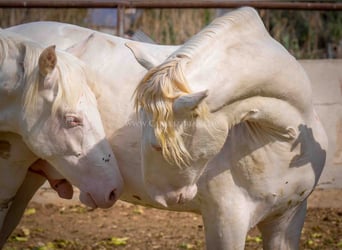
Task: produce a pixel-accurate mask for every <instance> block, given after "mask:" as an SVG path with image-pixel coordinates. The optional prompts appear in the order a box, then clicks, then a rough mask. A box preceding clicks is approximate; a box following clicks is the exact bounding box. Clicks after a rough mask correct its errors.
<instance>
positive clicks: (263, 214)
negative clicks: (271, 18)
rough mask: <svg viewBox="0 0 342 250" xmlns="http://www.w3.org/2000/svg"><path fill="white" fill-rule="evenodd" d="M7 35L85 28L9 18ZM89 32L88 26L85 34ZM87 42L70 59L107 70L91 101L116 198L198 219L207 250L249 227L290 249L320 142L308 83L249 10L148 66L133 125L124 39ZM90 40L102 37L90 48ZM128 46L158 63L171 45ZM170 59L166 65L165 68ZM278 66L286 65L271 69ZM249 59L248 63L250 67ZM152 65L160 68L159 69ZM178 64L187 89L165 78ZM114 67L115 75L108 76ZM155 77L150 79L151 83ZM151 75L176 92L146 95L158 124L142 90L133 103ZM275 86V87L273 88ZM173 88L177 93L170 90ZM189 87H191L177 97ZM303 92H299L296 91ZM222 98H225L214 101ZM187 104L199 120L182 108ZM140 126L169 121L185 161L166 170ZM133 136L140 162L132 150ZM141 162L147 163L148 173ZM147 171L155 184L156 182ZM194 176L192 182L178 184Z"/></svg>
mask: <svg viewBox="0 0 342 250" xmlns="http://www.w3.org/2000/svg"><path fill="white" fill-rule="evenodd" d="M229 20H230V21H229ZM32 28H34V29H32ZM13 30H14V31H17V32H20V33H23V34H25V33H26V35H28V36H30V37H31V38H33V39H36V38H39V40H40V41H44V39H42V37H39V35H38V34H44V32H46V31H47V30H54V32H53V34H54V36H52V37H46V38H45V41H48V42H49V39H55V40H56V41H58V42H61V44H63V37H65V35H66V34H76V33H77V32H79V33H84V36H86V35H85V33H87V32H86V31H87V30H85V29H82V28H77V27H75V26H70V25H63V24H56V23H46V22H43V23H31V24H27V25H21V26H18V27H14V28H13ZM29 30H34V32H29ZM89 34H91V31H89V30H88V35H89ZM91 37H92V38H90V39H87V40H86V41H85V42H83V43H82V42H81V43H80V44H79V45H77V46H74V47H73V49H74V50H78V51H80V52H81V53H80V54H79V56H80V57H81V58H83V59H82V60H84V61H85V62H86V63H87V64H90V65H91V64H94V63H92V61H94V58H96V60H97V61H98V62H99V63H106V62H107V63H108V67H109V68H110V69H111V70H109V71H106V70H105V71H103V72H102V73H104V74H105V75H107V76H108V79H112V82H109V83H108V84H110V86H111V88H113V89H114V90H113V91H111V90H110V88H108V87H107V88H105V87H104V89H105V90H106V94H107V95H106V96H104V98H103V100H102V101H100V100H99V105H100V111H102V112H104V116H103V117H104V119H103V120H104V124H105V127H107V131H108V130H109V131H112V132H113V133H109V134H107V135H108V136H109V137H111V139H110V142H111V144H112V146H113V150H114V153H115V155H116V157H117V160H118V164H119V167H120V171H121V174H122V176H123V178H124V180H125V188H124V193H123V195H122V196H121V199H123V200H125V201H128V202H132V203H135V204H140V205H146V206H153V207H156V208H162V209H168V210H174V211H191V212H196V213H200V214H202V216H203V219H204V225H205V234H206V245H207V249H243V248H244V244H245V243H244V242H245V237H246V233H247V231H248V229H249V228H250V227H252V226H254V225H258V226H259V228H260V229H261V232H262V234H263V238H264V247H265V249H286V248H288V249H297V248H298V242H299V237H300V232H301V229H302V226H303V222H304V217H305V210H306V198H307V197H308V196H309V194H310V193H311V191H312V190H313V188H314V186H315V184H316V183H317V180H318V178H319V175H320V173H321V169H322V167H323V165H324V158H325V148H326V137H325V133H324V131H323V129H322V127H321V125H320V123H319V121H318V118H317V117H315V116H314V113H313V109H312V106H311V100H310V98H311V97H310V93H311V92H310V86H309V82H308V80H307V78H306V76H305V74H304V72H303V71H302V69H301V67H300V66H299V65H297V62H296V61H295V60H294V59H293V58H291V57H290V56H289V55H288V53H287V52H286V51H285V50H284V49H283V48H282V47H281V46H280V45H279V44H277V43H276V42H275V41H273V40H272V39H271V38H270V37H269V35H268V34H267V32H266V31H265V30H264V27H263V25H262V23H261V21H260V19H259V17H258V16H257V14H256V12H255V11H254V10H252V9H250V8H244V9H240V10H238V11H236V12H232V13H230V14H228V15H227V16H225V17H223V18H220V19H218V20H216V21H214V22H213V24H212V25H211V26H209V27H208V28H206V29H205V30H204V31H202V32H201V33H200V34H199V35H197V36H195V38H194V39H192V40H190V42H189V43H187V44H185V45H184V46H182V47H181V49H180V50H179V51H177V52H176V53H175V54H174V56H172V58H170V59H169V62H167V63H166V64H169V65H168V66H167V65H166V64H163V66H161V67H157V68H155V69H152V70H151V71H150V72H149V74H148V75H147V76H146V77H145V78H144V81H143V82H142V83H141V85H140V87H138V91H137V94H138V97H139V99H138V103H139V105H140V104H142V107H143V110H142V113H143V116H142V117H143V119H144V120H143V121H141V122H139V121H136V120H135V119H134V117H135V116H134V115H132V116H128V114H131V113H130V112H129V111H131V105H130V101H129V98H130V95H128V96H123V95H122V94H127V93H130V91H132V90H133V89H134V87H135V86H136V85H137V82H135V81H136V80H137V78H140V77H142V74H143V73H144V71H143V70H142V69H141V68H139V67H138V66H137V65H136V64H135V63H134V62H132V60H134V58H133V57H132V56H130V55H129V54H127V50H125V47H124V43H125V42H127V41H124V40H123V39H120V38H115V37H110V36H107V35H102V34H101V33H98V32H96V33H94V35H92V36H91ZM97 39H100V40H101V39H104V40H102V41H103V42H102V43H99V40H98V41H97V42H96V40H97ZM221 39H226V40H224V42H223V41H222V40H221ZM76 40H77V39H75V42H76ZM105 41H107V42H105ZM68 42H69V37H68V39H66V43H68ZM57 44H58V43H57ZM109 44H112V46H109ZM69 45H70V44H69ZM113 45H115V46H113ZM225 46H226V48H225ZM129 47H130V49H131V50H132V51H133V52H134V54H135V56H136V58H137V59H138V61H139V62H140V63H142V64H143V65H144V66H146V67H147V68H150V67H151V66H153V65H157V64H159V63H160V62H161V60H162V59H163V57H165V56H167V55H168V54H169V53H171V51H173V50H175V49H176V47H173V48H172V47H163V46H155V45H147V44H141V43H129ZM107 49H108V50H107ZM196 50H197V51H196ZM91 51H92V52H91ZM199 51H200V52H201V53H199ZM180 52H182V53H180ZM195 52H197V53H195ZM258 52H260V54H258ZM109 55H110V56H109ZM251 56H253V57H252V58H251ZM271 56H275V57H271ZM262 58H264V60H261V59H262ZM195 59H196V60H195ZM199 59H203V60H199ZM216 60H217V64H215V62H216ZM254 60H255V61H254ZM175 61H177V64H176V63H175V65H177V66H176V68H174V67H173V66H172V65H174V62H175ZM266 63H267V64H266ZM284 64H285V65H286V64H289V65H286V67H284V68H281V70H280V68H279V67H280V66H282V65H284ZM258 65H259V68H258V69H259V70H256V68H255V67H256V66H258ZM222 67H224V69H225V70H222ZM162 68H165V71H166V72H168V73H167V74H164V72H162V73H161V71H164V69H162ZM166 68H168V69H169V70H167V69H166ZM113 69H114V70H115V69H117V71H114V70H113ZM276 69H279V71H277V70H276ZM183 70H184V72H185V73H186V77H187V78H188V80H189V85H190V86H184V82H183V81H185V79H182V77H179V76H176V74H175V75H173V74H172V73H181V72H182V71H183ZM117 72H120V75H119V80H117V78H116V77H117V75H116V73H117ZM159 73H160V74H159ZM289 73H291V74H290V75H288V74H289ZM125 75H126V76H127V77H128V78H127V79H126V80H125V77H124V76H125ZM157 75H159V76H160V77H159V80H158V81H156V80H157V78H158V77H157ZM121 76H123V78H121ZM174 76H175V77H174ZM263 76H264V77H265V78H263ZM267 76H268V77H269V76H271V78H268V77H267ZM162 80H166V81H169V85H167V84H165V83H163V84H165V85H163V86H160V85H159V84H160V83H162V82H161V81H162ZM243 80H244V81H243ZM289 80H290V81H289ZM152 82H155V86H153V88H152V89H151V90H153V89H154V87H156V89H158V86H160V87H161V88H160V89H162V87H165V88H166V89H167V90H171V91H176V93H170V95H167V96H166V97H165V96H163V95H160V96H158V95H155V97H156V98H157V99H155V101H156V102H158V103H160V104H164V103H167V104H166V106H168V107H169V108H170V107H172V109H171V110H170V109H169V110H168V111H171V112H170V113H169V114H171V115H174V116H173V117H174V118H173V117H172V116H171V117H170V119H167V120H165V121H164V122H165V123H163V122H162V121H160V120H156V119H154V118H155V116H154V113H153V112H150V111H151V110H160V109H158V108H156V109H154V108H151V110H150V109H149V108H148V107H152V106H153V104H151V103H153V100H152V101H151V100H150V99H149V98H150V95H146V99H142V90H144V89H146V88H144V87H142V86H144V85H146V86H151V85H150V83H152ZM282 83H283V84H284V85H280V84H282ZM285 83H286V84H285ZM173 84H175V85H173ZM211 84H213V86H210V85H211ZM214 84H217V85H218V86H216V87H215V86H214ZM239 85H240V86H239ZM174 86H176V87H177V88H178V89H176V90H174ZM190 88H191V89H192V90H197V91H199V94H198V93H197V94H189V93H186V92H189V91H190V90H189V89H190ZM100 89H102V87H101V88H100ZM206 89H209V92H207V91H205V90H206ZM227 89H228V90H229V91H227ZM303 89H305V91H306V93H305V94H306V95H307V96H305V95H303V94H301V93H302V92H301V91H302V90H303ZM201 91H202V92H201ZM145 93H146V94H147V93H148V91H146V92H145ZM195 93H196V92H195ZM217 93H219V94H220V95H217ZM172 95H175V96H172ZM178 95H181V97H178ZM207 95H208V96H207ZM215 95H217V96H215ZM206 96H207V97H206ZM117 97H119V99H120V100H119V101H120V102H123V103H128V108H127V107H126V106H125V107H122V106H121V105H120V106H118V104H119V103H120V102H119V101H117ZM205 97H206V98H205ZM100 99H101V98H100ZM106 99H107V100H106ZM203 99H207V100H206V104H205V105H203V103H202V105H203V107H201V109H197V108H196V107H197V103H198V102H201V101H202V102H203ZM226 99H227V102H223V103H222V104H221V103H220V102H221V101H222V100H226ZM290 99H291V102H290ZM145 101H146V102H145ZM101 103H102V104H101ZM145 104H146V105H147V104H148V106H145ZM274 104H276V105H274ZM299 104H302V105H303V106H300V105H299ZM111 105H112V106H113V107H115V108H117V107H119V110H109V111H108V112H105V111H106V109H104V108H103V107H108V106H111ZM151 105H152V106H151ZM162 107H164V105H162ZM299 107H300V109H299ZM174 109H175V110H174ZM275 109H276V110H275ZM193 110H194V111H195V112H197V111H198V115H203V116H204V115H206V116H204V117H203V118H202V117H201V116H198V115H197V114H196V113H195V114H194V113H192V114H191V115H190V114H188V113H189V112H190V113H191V112H193ZM205 110H207V111H206V112H204V111H205ZM173 111H175V112H173ZM199 111H203V112H199ZM111 112H114V114H115V116H114V115H112V116H113V117H115V118H116V121H115V123H112V121H113V119H115V118H113V117H111V115H110V113H111ZM279 113H280V114H282V116H281V115H279ZM106 117H107V118H108V120H107V118H106ZM161 117H163V116H161ZM164 117H166V118H169V117H168V116H167V115H166V116H164ZM174 119H176V120H174ZM209 121H211V122H213V123H209ZM298 121H300V123H298ZM296 122H297V123H296ZM113 124H114V125H113ZM144 124H145V125H149V124H153V125H161V126H160V127H158V129H160V128H165V127H163V126H162V124H167V125H171V127H170V128H171V129H172V128H173V129H172V130H171V131H169V130H168V129H167V130H165V131H167V132H168V133H171V135H175V137H173V136H171V137H170V138H171V140H172V139H175V143H174V144H172V143H169V142H166V144H168V146H173V145H179V146H182V143H183V142H184V147H183V148H182V150H181V151H179V152H181V154H180V155H181V156H183V157H182V158H180V159H183V162H184V163H185V166H182V168H180V167H179V166H177V164H178V165H181V164H182V161H177V159H174V157H172V156H174V155H175V154H173V152H174V153H176V154H177V152H175V151H173V149H174V148H165V146H164V148H163V147H162V145H163V139H165V138H166V136H165V137H162V136H161V137H159V138H158V139H157V137H156V135H158V133H159V131H162V133H159V135H160V134H161V135H163V131H164V130H163V129H161V130H159V131H157V133H156V134H155V131H154V129H153V128H150V127H149V126H144V129H143V135H141V130H140V126H141V125H144ZM173 125H174V126H173ZM297 125H299V127H296V126H297ZM166 128H169V127H166ZM228 132H229V134H228ZM172 133H173V134H172ZM298 133H300V134H298ZM141 136H143V141H142V142H143V144H142V149H143V166H144V168H143V169H142V168H141V159H140V157H139V155H140V147H139V145H140V138H141ZM168 136H169V135H168ZM165 140H167V139H165ZM183 140H184V141H183ZM222 141H223V142H222ZM160 143H161V145H160ZM164 145H165V144H164ZM167 152H169V154H168V153H167ZM183 153H184V154H183ZM162 154H164V155H165V158H166V160H165V159H164V157H163V155H162ZM186 156H188V157H186ZM289 162H291V164H290V167H289ZM146 163H149V164H151V168H150V167H149V166H148V165H146ZM155 163H157V164H155ZM172 163H173V164H172ZM176 163H177V164H176ZM170 165H172V166H170ZM152 168H153V169H152ZM153 171H154V172H153ZM158 178H160V180H161V181H160V182H164V183H160V182H158V180H157V179H158ZM194 182H196V186H195V185H190V184H193V183H194ZM145 185H146V186H147V188H145ZM188 186H189V187H188ZM165 190H166V192H165ZM196 190H197V192H196ZM187 191H189V192H190V193H187ZM195 194H196V196H195V197H193V196H194V195H195ZM151 197H152V198H151ZM185 201H187V202H185ZM165 205H168V207H165ZM15 216H18V215H15Z"/></svg>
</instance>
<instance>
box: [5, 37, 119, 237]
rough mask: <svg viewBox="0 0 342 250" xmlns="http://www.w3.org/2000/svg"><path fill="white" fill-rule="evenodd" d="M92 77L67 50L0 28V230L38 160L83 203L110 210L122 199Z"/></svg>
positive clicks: (117, 175)
mask: <svg viewBox="0 0 342 250" xmlns="http://www.w3.org/2000/svg"><path fill="white" fill-rule="evenodd" d="M93 79H94V78H93V76H92V75H91V74H90V70H89V69H88V68H87V67H86V66H85V65H84V63H83V62H81V61H80V60H79V59H77V58H76V57H74V56H72V55H70V54H69V53H64V52H60V51H56V50H55V48H54V46H51V47H48V48H46V49H44V48H43V47H41V46H40V45H38V44H37V43H33V42H31V41H28V40H27V39H26V38H25V39H24V38H23V37H20V36H18V35H17V34H14V33H11V32H8V31H0V96H1V98H0V132H1V133H0V163H1V166H0V171H1V175H0V187H1V188H0V190H1V191H0V202H1V210H0V223H1V224H0V226H1V225H2V222H3V221H4V220H5V216H6V214H7V212H8V209H9V208H10V207H11V203H12V201H13V200H14V199H15V197H16V195H17V190H18V189H19V188H20V185H21V184H22V183H23V181H24V179H25V176H26V173H27V170H28V168H29V167H30V166H31V167H34V168H35V170H37V169H38V170H39V168H40V166H39V164H44V161H42V160H39V158H40V159H44V160H45V161H46V162H48V163H49V165H46V166H42V167H43V168H44V169H45V170H46V171H47V172H48V174H49V175H51V176H53V178H55V179H59V178H67V179H68V181H70V182H71V183H72V184H74V185H75V186H77V187H78V188H79V189H80V191H81V195H80V199H81V201H82V202H84V203H85V204H87V205H88V206H91V207H103V208H106V207H110V206H111V205H113V204H114V202H115V201H116V200H117V198H118V197H119V195H120V194H121V191H122V185H123V183H122V178H121V175H120V173H119V171H118V168H117V165H116V164H117V163H116V160H115V158H114V155H113V152H112V150H111V147H110V145H109V143H108V141H107V140H106V139H105V133H104V129H103V125H102V121H101V118H100V114H99V112H98V109H97V102H96V98H95V94H94V93H93V91H92V90H91V88H90V87H91V86H94V84H95V82H93ZM51 166H53V167H54V168H55V169H54V168H52V167H51ZM56 170H58V172H57V171H56ZM59 184H61V183H59ZM62 195H63V194H62ZM64 197H67V195H66V196H64ZM2 236H3V234H2V233H1V238H2Z"/></svg>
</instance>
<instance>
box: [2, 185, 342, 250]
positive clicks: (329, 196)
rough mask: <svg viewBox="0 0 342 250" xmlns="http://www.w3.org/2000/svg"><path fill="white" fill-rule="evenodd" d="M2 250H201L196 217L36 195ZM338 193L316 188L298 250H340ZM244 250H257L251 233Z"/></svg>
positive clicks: (340, 200)
mask: <svg viewBox="0 0 342 250" xmlns="http://www.w3.org/2000/svg"><path fill="white" fill-rule="evenodd" d="M40 192H41V193H38V194H37V195H36V197H35V199H34V200H33V201H32V202H31V203H30V204H29V206H28V208H27V210H26V214H25V216H24V218H23V219H22V222H21V223H20V225H19V226H18V227H17V229H16V230H15V232H14V233H13V234H12V236H11V237H10V239H9V240H8V242H7V244H6V245H5V247H4V248H3V250H14V249H20V250H24V249H34V250H49V249H67V250H80V249H82V250H83V249H84V250H88V249H92V250H93V249H94V250H95V249H129V250H134V249H139V250H142V249H144V250H145V249H146V250H150V249H162V250H167V249H204V228H203V223H202V219H201V217H200V216H198V215H194V214H191V213H176V212H168V211H162V210H157V209H153V208H146V207H141V206H135V205H132V204H128V203H125V202H121V201H120V202H118V203H117V204H116V205H115V206H113V207H112V208H110V209H106V210H100V209H96V210H89V209H87V208H86V207H84V206H82V205H80V203H79V202H77V201H75V200H73V201H68V202H65V201H64V202H62V201H61V200H60V199H58V200H54V199H53V198H51V197H50V199H47V197H48V196H49V195H48V192H47V191H44V190H43V191H40ZM341 194H342V190H328V191H322V190H316V191H315V192H314V193H313V194H312V196H311V197H310V199H309V210H308V214H307V218H306V222H305V227H304V230H303V233H302V238H301V249H315V250H335V249H336V250H338V249H342V195H341ZM246 249H262V247H261V237H260V234H259V232H258V231H257V229H253V230H251V232H250V234H249V236H248V238H247V244H246Z"/></svg>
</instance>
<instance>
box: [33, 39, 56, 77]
mask: <svg viewBox="0 0 342 250" xmlns="http://www.w3.org/2000/svg"><path fill="white" fill-rule="evenodd" d="M56 64H57V56H56V45H52V46H50V47H47V48H46V49H44V50H43V52H42V53H41V54H40V56H39V61H38V65H39V72H40V74H41V75H42V76H46V75H47V74H49V73H50V72H51V71H52V70H53V69H54V68H55V67H56Z"/></svg>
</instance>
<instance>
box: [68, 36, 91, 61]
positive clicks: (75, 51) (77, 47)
mask: <svg viewBox="0 0 342 250" xmlns="http://www.w3.org/2000/svg"><path fill="white" fill-rule="evenodd" d="M94 37H95V33H92V34H91V35H90V36H88V37H87V38H86V39H85V40H83V41H81V42H78V43H76V44H74V45H72V46H71V47H69V48H67V49H66V51H67V52H68V53H70V54H72V55H74V56H76V57H81V56H82V55H83V54H84V52H85V51H86V48H87V44H88V43H89V42H90V41H91V40H92V39H93V38H94Z"/></svg>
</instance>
